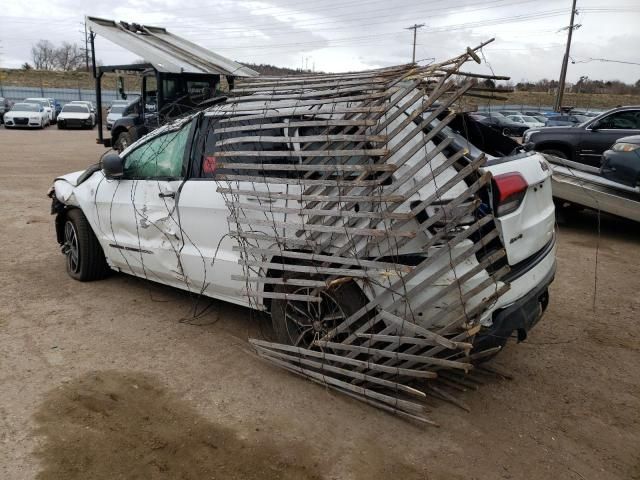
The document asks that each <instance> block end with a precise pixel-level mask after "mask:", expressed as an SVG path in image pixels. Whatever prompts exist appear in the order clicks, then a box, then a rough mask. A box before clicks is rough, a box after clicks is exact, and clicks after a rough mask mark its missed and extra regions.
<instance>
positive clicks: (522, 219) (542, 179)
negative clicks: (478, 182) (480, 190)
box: [443, 115, 555, 280]
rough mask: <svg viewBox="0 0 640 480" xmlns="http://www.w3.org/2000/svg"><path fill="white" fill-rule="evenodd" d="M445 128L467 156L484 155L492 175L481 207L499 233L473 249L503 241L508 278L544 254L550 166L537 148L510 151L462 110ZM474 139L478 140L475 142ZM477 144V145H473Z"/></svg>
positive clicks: (550, 227) (510, 145)
mask: <svg viewBox="0 0 640 480" xmlns="http://www.w3.org/2000/svg"><path fill="white" fill-rule="evenodd" d="M458 117H459V118H458V119H456V120H457V121H454V122H452V123H451V126H452V127H446V128H445V129H444V130H443V134H444V135H446V136H448V137H450V138H453V144H452V145H453V146H454V148H459V147H461V146H464V147H466V148H467V150H468V151H469V153H468V155H467V157H466V158H467V160H468V161H473V160H475V159H477V158H478V157H479V156H480V155H483V154H484V155H486V157H487V161H486V163H485V164H484V169H485V170H487V171H489V172H491V174H492V175H493V180H492V182H491V187H490V188H489V191H487V192H484V198H483V201H484V205H483V206H482V207H481V208H482V209H483V211H484V212H486V211H492V212H493V213H494V215H495V219H496V225H497V228H498V231H499V232H500V240H498V239H496V241H495V242H493V243H494V244H493V245H491V247H492V248H489V249H487V250H484V251H483V252H481V253H479V257H483V256H486V255H489V254H491V253H492V252H493V251H495V250H497V249H499V248H502V246H504V248H505V250H506V252H507V257H506V262H508V264H509V265H510V266H511V272H510V273H509V275H508V276H507V278H508V279H510V280H513V279H514V278H517V277H518V276H519V275H520V274H522V273H524V272H525V271H526V270H527V269H528V267H529V266H531V264H535V263H537V261H538V260H539V259H540V258H542V257H544V256H545V255H544V253H545V252H547V251H548V250H550V249H551V247H552V246H553V243H554V227H555V207H554V204H553V197H552V194H551V173H552V172H551V168H550V167H549V165H548V163H547V161H546V159H545V157H544V156H543V155H542V154H540V153H537V152H523V153H516V152H517V151H518V150H519V148H520V145H518V144H517V143H516V142H515V141H512V140H511V139H509V138H507V137H504V136H502V135H500V134H498V133H497V132H493V131H492V130H491V129H490V128H488V127H484V126H482V125H481V124H479V123H478V122H475V121H473V120H472V119H470V118H469V117H468V116H466V115H459V116H458ZM478 144H479V145H478ZM476 145H478V146H480V148H482V150H480V149H479V148H477V146H476Z"/></svg>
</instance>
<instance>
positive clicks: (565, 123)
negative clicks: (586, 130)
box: [546, 114, 589, 127]
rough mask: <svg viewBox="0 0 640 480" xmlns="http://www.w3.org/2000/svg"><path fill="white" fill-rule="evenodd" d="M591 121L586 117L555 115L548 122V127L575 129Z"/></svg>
mask: <svg viewBox="0 0 640 480" xmlns="http://www.w3.org/2000/svg"><path fill="white" fill-rule="evenodd" d="M587 120H589V117H587V116H585V115H574V114H566V115H565V114H563V115H554V116H553V117H549V119H548V120H547V125H546V126H547V127H575V126H578V125H580V124H581V123H584V122H586V121H587Z"/></svg>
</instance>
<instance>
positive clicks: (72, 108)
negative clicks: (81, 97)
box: [62, 104, 89, 113]
mask: <svg viewBox="0 0 640 480" xmlns="http://www.w3.org/2000/svg"><path fill="white" fill-rule="evenodd" d="M62 111H63V112H71V113H89V109H88V108H87V107H85V106H84V105H71V104H69V105H65V106H64V107H62Z"/></svg>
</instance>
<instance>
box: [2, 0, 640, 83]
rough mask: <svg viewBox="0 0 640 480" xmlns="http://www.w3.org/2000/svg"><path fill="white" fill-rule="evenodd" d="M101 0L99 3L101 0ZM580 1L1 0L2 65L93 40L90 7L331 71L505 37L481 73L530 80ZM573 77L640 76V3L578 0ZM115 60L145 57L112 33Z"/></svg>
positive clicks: (225, 48) (220, 48)
mask: <svg viewBox="0 0 640 480" xmlns="http://www.w3.org/2000/svg"><path fill="white" fill-rule="evenodd" d="M91 3H94V4H98V3H99V4H100V5H99V6H98V5H91ZM570 8H571V0H325V1H322V2H320V1H317V0H256V1H253V0H247V1H245V0H206V1H205V0H190V1H186V0H109V1H103V2H86V1H81V0H29V1H24V2H16V1H14V0H0V12H2V13H1V14H0V15H1V18H2V28H1V29H0V66H1V67H11V68H15V67H19V66H20V65H21V64H22V63H24V62H25V61H30V48H31V45H32V44H33V43H35V42H36V41H38V40H39V39H41V38H43V39H48V40H51V41H52V42H54V43H59V42H62V41H69V42H78V43H82V42H83V34H82V29H83V19H84V15H92V16H99V17H103V18H109V19H115V20H125V21H133V22H139V23H146V24H149V25H159V26H164V27H167V28H168V29H169V30H170V31H172V32H173V33H176V34H178V35H182V36H184V37H186V38H188V39H189V40H191V41H194V42H196V43H198V44H200V45H202V46H204V47H206V48H209V49H211V50H213V51H215V52H217V53H219V54H222V55H225V56H227V57H229V58H232V59H234V60H238V61H246V62H254V63H270V64H274V65H279V66H287V67H300V66H303V65H304V66H306V67H308V68H309V69H311V68H313V67H315V69H316V70H324V71H346V70H358V69H364V68H373V67H381V66H387V65H393V64H397V63H404V62H407V61H410V60H411V42H412V36H413V32H412V31H410V30H406V27H407V26H409V25H412V24H414V23H425V24H426V26H425V27H424V28H422V29H420V30H418V42H417V47H416V52H417V53H416V58H417V59H418V60H421V61H422V62H428V61H430V60H431V59H432V58H435V59H438V60H440V59H444V58H447V57H450V56H453V55H456V54H457V53H460V52H461V51H462V50H464V48H465V47H466V46H467V45H469V46H474V45H477V44H478V43H480V42H481V41H483V40H486V39H488V38H491V37H495V38H496V41H495V42H494V43H493V44H491V45H490V46H488V47H486V48H485V49H484V52H483V53H484V56H485V58H486V60H487V64H483V65H482V66H478V67H475V70H476V71H490V69H493V71H495V72H496V73H497V74H503V75H510V76H511V77H512V79H513V80H514V81H515V82H518V81H520V80H523V79H528V80H537V79H540V78H556V77H557V76H558V74H559V70H560V64H561V60H562V55H563V53H564V42H565V40H566V30H561V29H562V28H563V27H565V26H566V25H567V24H568V23H569V14H570ZM578 11H579V15H578V16H577V20H576V21H577V23H580V24H581V27H580V28H579V29H578V30H577V31H576V32H575V34H574V41H573V47H572V50H571V57H572V59H573V60H575V62H576V63H575V64H570V66H569V73H568V80H569V81H575V80H577V79H578V78H579V77H580V76H581V75H588V76H589V77H590V78H592V79H606V80H612V79H619V80H623V81H626V82H635V81H637V80H638V79H640V65H632V64H624V63H613V62H605V61H601V60H594V59H607V60H617V61H625V62H636V63H640V54H639V53H638V52H639V50H638V46H640V30H639V29H638V25H639V24H640V2H639V1H638V0H609V1H608V2H602V1H601V0H578ZM96 50H97V52H98V58H99V59H101V60H102V61H103V62H104V64H112V63H115V64H122V63H126V62H128V61H132V60H135V58H136V57H135V56H134V55H132V54H129V53H128V52H126V51H124V50H121V49H120V48H119V47H117V46H115V45H113V44H111V43H109V42H108V41H106V40H98V41H97V44H96Z"/></svg>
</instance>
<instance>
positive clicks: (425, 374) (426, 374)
mask: <svg viewBox="0 0 640 480" xmlns="http://www.w3.org/2000/svg"><path fill="white" fill-rule="evenodd" d="M249 343H251V344H254V345H260V346H263V347H267V348H270V349H274V350H283V351H285V352H293V353H296V354H297V355H305V356H308V357H314V358H322V359H323V360H325V361H331V362H338V363H341V364H344V365H353V366H356V367H363V368H365V369H367V370H373V371H376V372H384V373H389V374H391V375H398V376H399V375H402V376H406V377H414V378H422V379H427V378H429V379H433V378H437V376H438V375H437V374H436V373H433V372H430V371H427V370H415V369H398V368H396V367H389V366H387V365H381V364H378V363H375V362H371V361H365V360H357V359H354V358H349V357H344V356H342V355H336V354H333V353H329V352H324V351H318V350H310V349H306V348H301V347H295V346H293V345H284V344H281V343H272V342H266V341H264V340H258V339H255V338H251V339H249Z"/></svg>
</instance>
